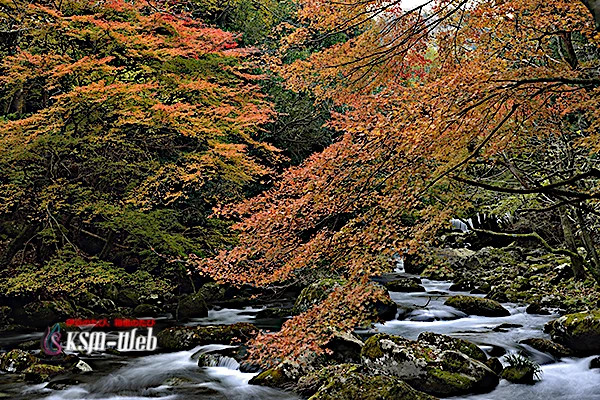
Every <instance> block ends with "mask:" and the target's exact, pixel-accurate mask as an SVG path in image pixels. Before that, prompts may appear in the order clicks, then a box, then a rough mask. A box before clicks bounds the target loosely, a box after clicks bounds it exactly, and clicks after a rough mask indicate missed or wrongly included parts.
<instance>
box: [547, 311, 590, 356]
mask: <svg viewBox="0 0 600 400" xmlns="http://www.w3.org/2000/svg"><path fill="white" fill-rule="evenodd" d="M544 331H545V332H547V333H550V335H551V336H552V340H554V341H555V342H557V343H560V344H562V345H563V346H566V347H567V348H569V349H571V350H573V351H574V352H575V353H577V354H581V355H593V354H598V353H600V310H595V311H586V312H580V313H575V314H568V315H564V316H562V317H560V318H558V319H555V320H554V321H550V322H548V323H547V324H546V326H545V327H544Z"/></svg>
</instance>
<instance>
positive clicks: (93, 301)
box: [75, 292, 115, 314]
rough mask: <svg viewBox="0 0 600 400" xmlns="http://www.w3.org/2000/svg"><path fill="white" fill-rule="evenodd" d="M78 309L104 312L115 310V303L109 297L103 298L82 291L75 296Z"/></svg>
mask: <svg viewBox="0 0 600 400" xmlns="http://www.w3.org/2000/svg"><path fill="white" fill-rule="evenodd" d="M75 304H77V308H78V311H79V310H80V309H81V308H84V309H87V310H91V311H93V312H94V313H99V314H106V313H109V312H112V311H114V310H115V303H114V302H113V301H112V300H110V299H106V298H105V299H103V298H101V297H99V296H96V295H95V294H93V293H90V292H82V293H80V294H79V296H77V302H76V303H75Z"/></svg>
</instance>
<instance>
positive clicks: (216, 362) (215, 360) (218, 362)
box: [198, 351, 239, 369]
mask: <svg viewBox="0 0 600 400" xmlns="http://www.w3.org/2000/svg"><path fill="white" fill-rule="evenodd" d="M198 366H199V367H220V366H226V367H231V368H232V369H236V368H238V367H239V362H238V361H237V360H236V359H235V358H233V357H229V356H226V355H223V354H220V353H219V352H218V351H217V352H206V353H201V354H200V355H199V356H198Z"/></svg>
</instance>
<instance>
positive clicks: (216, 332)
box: [157, 322, 258, 351]
mask: <svg viewBox="0 0 600 400" xmlns="http://www.w3.org/2000/svg"><path fill="white" fill-rule="evenodd" d="M256 335H258V329H257V328H256V327H255V326H254V325H252V324H248V323H245V322H239V323H236V324H233V325H210V326H175V327H171V328H166V329H164V330H162V331H161V332H159V333H158V335H157V339H158V345H159V346H160V347H161V348H162V349H164V350H173V351H180V350H189V349H192V348H194V347H196V346H202V345H207V344H217V343H218V344H238V343H240V342H246V341H248V340H250V339H253V338H254V337H256Z"/></svg>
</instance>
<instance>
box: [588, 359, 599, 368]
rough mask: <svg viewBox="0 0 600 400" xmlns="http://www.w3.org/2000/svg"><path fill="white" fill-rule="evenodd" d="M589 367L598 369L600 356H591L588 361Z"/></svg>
mask: <svg viewBox="0 0 600 400" xmlns="http://www.w3.org/2000/svg"><path fill="white" fill-rule="evenodd" d="M590 369H600V357H596V358H593V359H592V361H590Z"/></svg>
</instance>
